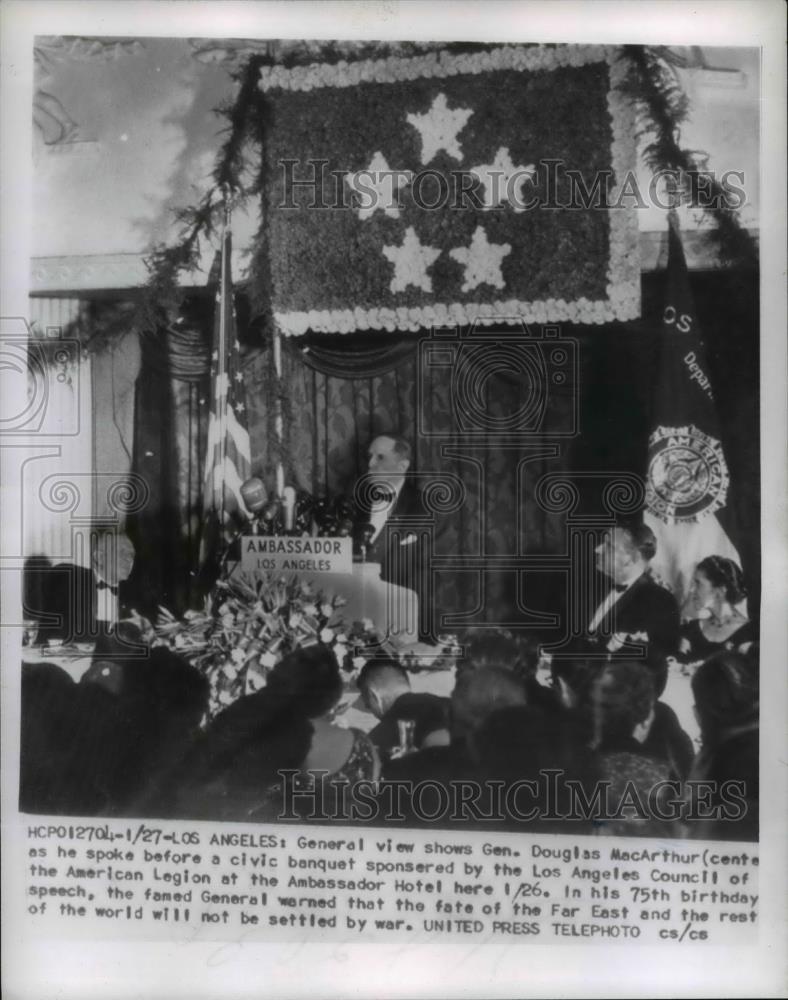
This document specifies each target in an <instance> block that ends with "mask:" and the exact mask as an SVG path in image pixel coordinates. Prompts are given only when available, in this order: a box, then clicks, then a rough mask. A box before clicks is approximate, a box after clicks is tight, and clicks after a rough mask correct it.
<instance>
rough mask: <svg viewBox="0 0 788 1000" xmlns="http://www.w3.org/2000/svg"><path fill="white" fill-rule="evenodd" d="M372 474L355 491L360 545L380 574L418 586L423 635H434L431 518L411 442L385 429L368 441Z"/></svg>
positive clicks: (404, 584) (412, 587) (401, 584)
mask: <svg viewBox="0 0 788 1000" xmlns="http://www.w3.org/2000/svg"><path fill="white" fill-rule="evenodd" d="M368 456H369V461H368V466H367V468H368V474H367V475H366V476H365V477H363V479H362V480H361V482H360V484H359V488H358V489H357V491H356V496H357V501H358V504H357V511H356V526H355V530H354V535H355V541H356V550H357V552H360V553H361V555H362V558H363V559H364V560H365V561H366V562H373V563H380V577H381V579H382V580H385V581H387V582H389V583H393V584H395V585H396V586H398V587H405V588H407V589H408V590H413V591H415V592H416V595H417V596H418V599H419V636H420V638H422V639H426V638H429V637H430V634H431V631H432V628H431V625H432V606H433V600H432V596H431V593H432V582H431V579H430V574H429V556H430V552H431V544H430V541H431V538H432V531H433V527H432V518H431V515H430V513H429V512H428V511H427V509H426V508H425V506H424V503H423V500H422V497H421V493H420V492H419V490H418V488H417V486H416V483H415V479H414V477H413V476H412V475H410V474H409V469H410V464H411V449H410V444H409V443H408V442H407V441H406V440H405V439H404V438H402V437H400V436H399V435H398V434H381V435H379V436H378V437H376V438H375V439H374V440H373V441H372V443H371V444H370V446H369V451H368Z"/></svg>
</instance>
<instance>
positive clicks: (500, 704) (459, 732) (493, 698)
mask: <svg viewBox="0 0 788 1000" xmlns="http://www.w3.org/2000/svg"><path fill="white" fill-rule="evenodd" d="M526 701H527V696H526V689H525V682H524V680H523V679H522V678H521V677H519V676H518V675H517V674H515V673H513V672H512V671H511V670H510V669H508V668H507V667H502V666H485V667H480V668H478V669H476V670H468V671H465V672H464V673H461V674H460V676H459V677H458V678H457V683H456V684H455V686H454V691H453V692H452V696H451V735H452V743H457V744H464V745H466V746H467V747H470V746H471V741H472V739H473V736H474V734H475V733H476V732H477V730H479V729H480V727H481V726H482V725H483V724H484V722H485V721H486V719H487V718H488V717H489V716H490V715H491V714H492V713H493V712H495V711H496V710H498V709H501V708H508V707H510V706H512V705H525V704H526Z"/></svg>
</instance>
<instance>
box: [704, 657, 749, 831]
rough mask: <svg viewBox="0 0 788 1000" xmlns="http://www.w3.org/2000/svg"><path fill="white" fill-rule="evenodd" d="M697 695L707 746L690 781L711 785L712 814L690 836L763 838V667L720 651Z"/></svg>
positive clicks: (707, 668) (707, 664) (709, 664)
mask: <svg viewBox="0 0 788 1000" xmlns="http://www.w3.org/2000/svg"><path fill="white" fill-rule="evenodd" d="M692 692H693V694H694V695H695V712H696V715H697V718H698V723H699V724H700V732H701V741H702V743H701V751H700V753H699V754H698V757H697V759H696V761H695V765H694V767H693V768H692V771H691V773H690V779H691V780H692V781H702V782H710V783H711V801H710V806H711V810H707V809H704V812H705V813H706V815H705V816H702V817H698V818H696V819H695V820H694V821H693V822H692V823H691V824H690V825H689V827H688V832H689V833H690V834H691V835H692V836H695V837H699V838H701V839H710V838H719V839H724V840H757V839H758V800H759V769H758V735H759V734H758V712H759V679H758V669H757V664H756V663H755V662H754V659H753V657H751V656H744V655H742V654H739V653H734V652H723V653H717V654H716V655H714V656H712V657H711V658H710V659H708V660H706V662H705V663H703V664H702V665H701V666H700V667H699V668H698V670H697V671H696V673H695V675H694V677H693V678H692ZM729 783H736V784H735V785H731V784H729ZM710 811H711V813H712V814H711V815H709V812H710Z"/></svg>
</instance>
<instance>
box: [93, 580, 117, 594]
mask: <svg viewBox="0 0 788 1000" xmlns="http://www.w3.org/2000/svg"><path fill="white" fill-rule="evenodd" d="M96 590H108V591H110V593H112V594H117V592H118V588H117V587H113V586H112V584H111V583H107V582H106V580H99V581H98V582H97V583H96Z"/></svg>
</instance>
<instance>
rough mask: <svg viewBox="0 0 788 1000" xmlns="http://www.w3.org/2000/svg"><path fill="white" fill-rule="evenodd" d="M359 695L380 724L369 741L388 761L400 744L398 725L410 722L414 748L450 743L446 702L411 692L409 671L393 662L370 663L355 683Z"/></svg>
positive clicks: (433, 696) (434, 696)
mask: <svg viewBox="0 0 788 1000" xmlns="http://www.w3.org/2000/svg"><path fill="white" fill-rule="evenodd" d="M356 683H357V685H358V690H359V694H360V695H361V698H362V700H363V702H364V704H365V705H366V707H367V708H368V709H369V711H370V712H371V713H372V714H373V715H374V716H376V717H377V718H378V720H379V722H378V724H377V726H375V728H374V729H372V730H370V733H369V738H370V739H371V740H372V742H373V743H374V744H375V746H376V747H377V749H378V750H379V751H380V752H381V753H382V754H383V755H384V756H385V757H386V758H388V757H389V756H390V754H391V751H392V750H393V749H394V747H396V746H398V745H399V742H400V733H399V726H398V723H399V722H400V721H410V722H412V723H413V726H414V731H413V745H414V747H415V749H417V750H421V749H422V747H424V746H427V745H429V746H443V745H445V744H447V743H448V742H449V700H448V698H439V697H438V696H437V695H434V694H427V693H426V692H416V691H411V689H410V679H409V677H408V672H407V670H405V668H404V667H403V666H401V665H400V664H399V663H397V662H396V661H395V660H387V659H379V660H369V661H368V662H367V663H366V664H365V665H364V666H363V667H362V669H361V672H360V673H359V675H358V679H357V681H356Z"/></svg>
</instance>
